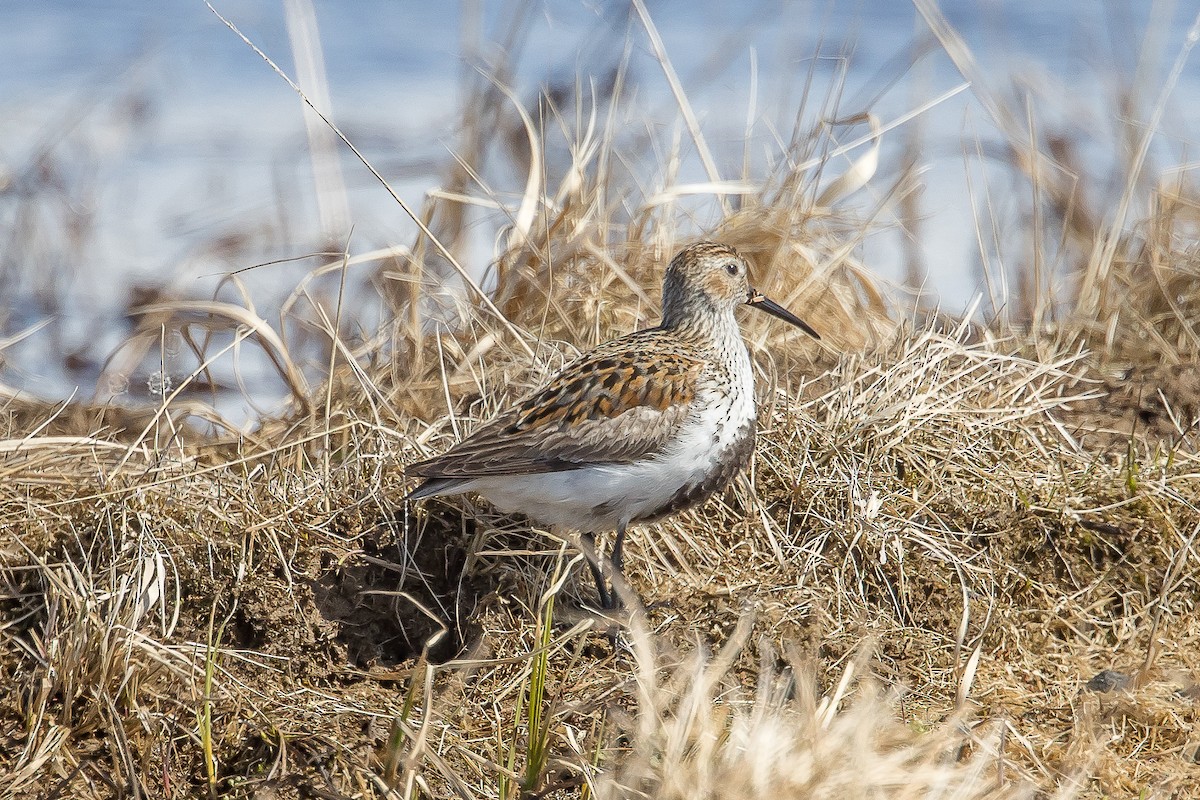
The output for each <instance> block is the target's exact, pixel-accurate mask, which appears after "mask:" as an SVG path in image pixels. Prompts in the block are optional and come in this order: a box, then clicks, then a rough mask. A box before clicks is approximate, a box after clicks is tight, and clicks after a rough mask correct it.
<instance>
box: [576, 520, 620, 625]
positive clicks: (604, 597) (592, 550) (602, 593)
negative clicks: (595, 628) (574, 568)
mask: <svg viewBox="0 0 1200 800" xmlns="http://www.w3.org/2000/svg"><path fill="white" fill-rule="evenodd" d="M579 540H580V542H581V543H582V544H583V557H584V558H586V559H587V562H588V569H590V570H591V571H592V579H593V580H595V581H596V594H597V595H599V597H600V607H601V608H603V609H605V610H608V609H611V608H614V607H615V606H614V605H613V599H614V598H613V595H612V594H611V593H610V592H609V591H608V583H607V582H606V581H605V580H604V573H603V572H602V571H601V570H600V556H599V555H597V553H596V535H595V534H592V533H583V534H580V535H579Z"/></svg>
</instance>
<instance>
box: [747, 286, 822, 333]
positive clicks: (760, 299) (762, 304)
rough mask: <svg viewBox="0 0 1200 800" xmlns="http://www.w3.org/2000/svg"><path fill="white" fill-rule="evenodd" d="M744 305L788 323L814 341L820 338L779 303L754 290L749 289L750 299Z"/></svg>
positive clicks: (809, 326)
mask: <svg viewBox="0 0 1200 800" xmlns="http://www.w3.org/2000/svg"><path fill="white" fill-rule="evenodd" d="M746 305H749V306H753V307H754V308H757V309H758V310H759V311H765V312H767V313H768V314H770V315H771V316H772V317H778V318H779V319H781V320H783V321H784V322H790V323H791V324H793V325H795V326H796V327H797V328H799V329H800V330H802V331H804V332H805V333H807V334H808V335H809V336H811V337H813V338H814V339H820V338H821V334H819V333H817V332H816V331H814V330H813V329H812V326H811V325H809V324H808V323H807V322H805V321H804V320H802V319H800V318H799V317H797V316H796V315H795V314H793V313H792V312H790V311H788V310H787V309H786V308H784V307H783V306H781V305H779V303H776V302H775V301H774V300H772V299H771V298H769V297H767V296H766V295H765V294H763V293H762V292H758V291H755V290H754V289H751V290H750V299H748V300H747V301H746Z"/></svg>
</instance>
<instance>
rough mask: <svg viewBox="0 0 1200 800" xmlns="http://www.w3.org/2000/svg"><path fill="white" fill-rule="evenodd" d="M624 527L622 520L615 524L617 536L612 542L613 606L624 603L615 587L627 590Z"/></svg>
mask: <svg viewBox="0 0 1200 800" xmlns="http://www.w3.org/2000/svg"><path fill="white" fill-rule="evenodd" d="M625 527H626V523H624V522H622V523H621V524H620V525H618V526H617V538H616V540H615V541H614V542H613V549H612V570H613V578H612V579H613V592H612V598H613V604H614V605H613V608H616V607H617V606H620V605H624V603H623V602H622V601H621V596H620V594H619V593H618V589H617V587H618V586H620V587H621V588H622V589H624V590H628V584H626V583H625Z"/></svg>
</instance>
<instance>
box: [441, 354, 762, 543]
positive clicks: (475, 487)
mask: <svg viewBox="0 0 1200 800" xmlns="http://www.w3.org/2000/svg"><path fill="white" fill-rule="evenodd" d="M747 362H748V359H747ZM746 367H747V372H748V371H749V370H748V368H749V363H747V364H746ZM695 405H696V408H695V410H694V411H693V413H692V414H691V415H690V416H689V417H688V419H687V420H686V421H685V422H684V423H683V425H682V426H681V428H680V430H679V433H678V436H677V437H676V439H675V441H674V442H672V443H671V444H670V445H668V446H667V448H666V449H665V450H664V451H663V452H662V453H660V454H659V455H658V456H656V457H654V458H650V459H646V460H643V461H639V462H635V463H632V464H606V465H598V466H589V467H581V468H579V469H572V470H566V471H563V472H548V473H539V474H533V475H504V476H493V477H486V478H477V479H475V480H474V481H471V482H470V483H468V484H464V485H461V486H458V487H456V488H455V491H473V492H478V493H479V494H481V495H483V496H484V497H486V498H487V499H488V501H489V502H491V503H492V504H493V505H495V506H496V507H497V508H499V509H500V510H502V511H506V512H514V511H515V512H519V513H522V514H526V515H528V516H530V517H532V518H533V519H535V520H538V521H539V522H541V523H543V524H547V525H559V526H563V527H566V528H571V529H574V530H578V531H584V532H593V533H599V532H602V531H608V530H613V529H615V528H617V527H618V526H619V525H624V524H627V523H628V522H629V521H631V520H637V519H646V518H649V517H652V516H654V515H655V513H656V512H657V511H659V510H661V509H662V508H663V506H664V505H665V504H667V503H668V502H670V501H671V499H672V498H673V497H675V496H676V493H677V492H679V491H680V489H682V488H684V487H686V486H694V485H696V484H699V483H702V482H703V481H704V479H705V477H706V476H708V475H709V474H710V473H711V472H712V471H713V470H714V469H716V468H717V466H718V464H719V462H720V460H721V457H722V456H725V457H726V458H728V457H729V456H730V454H731V453H732V452H733V450H734V449H736V448H733V445H734V444H735V443H736V442H737V441H738V437H739V434H740V435H742V436H745V435H746V426H747V425H752V424H753V421H754V414H755V410H754V395H753V390H752V389H750V390H749V391H733V392H728V391H726V392H722V393H719V394H712V393H710V394H709V395H708V396H705V397H699V396H698V397H697V398H696V404H695Z"/></svg>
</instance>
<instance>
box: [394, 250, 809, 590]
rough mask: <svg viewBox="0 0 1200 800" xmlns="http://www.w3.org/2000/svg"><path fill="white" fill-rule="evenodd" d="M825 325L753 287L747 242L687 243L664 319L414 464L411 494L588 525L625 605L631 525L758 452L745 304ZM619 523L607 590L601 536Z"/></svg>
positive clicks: (698, 491) (599, 580) (587, 542)
mask: <svg viewBox="0 0 1200 800" xmlns="http://www.w3.org/2000/svg"><path fill="white" fill-rule="evenodd" d="M743 303H745V304H748V305H750V306H752V307H753V308H757V309H760V310H762V311H766V312H767V313H768V314H772V315H774V316H776V317H778V318H780V319H782V320H784V321H786V322H789V323H791V324H792V325H795V326H796V327H798V328H800V329H801V330H803V331H805V332H806V333H808V334H809V335H811V336H814V337H816V338H820V337H819V336H818V335H817V332H816V331H814V330H813V329H812V328H811V327H809V326H808V325H807V324H806V323H805V322H804V321H803V320H801V319H800V318H798V317H796V316H795V315H794V314H792V313H791V312H790V311H788V310H787V309H785V308H783V307H782V306H780V305H779V304H778V303H776V302H774V301H773V300H771V299H769V298H767V297H766V296H765V295H763V294H762V293H760V292H758V291H756V290H755V289H753V288H752V287H751V286H750V282H749V279H748V276H747V265H746V261H745V259H744V258H742V257H741V256H740V255H738V253H737V251H736V250H734V249H733V248H732V247H729V246H727V245H723V244H719V243H716V242H699V243H697V244H693V245H691V246H689V247H686V248H684V249H683V250H681V251H680V252H679V254H678V255H676V256H675V258H674V259H672V260H671V263H670V265H669V266H668V267H667V271H666V275H665V277H664V279H663V300H662V323H661V324H660V325H659V326H658V327H656V328H648V329H646V330H641V331H637V332H636V333H631V334H629V335H628V336H623V337H621V338H619V339H613V340H612V341H609V342H605V343H604V344H602V345H600V346H599V347H597V348H596V349H594V350H592V351H591V352H589V353H587V354H585V355H583V356H581V357H579V358H578V359H576V360H575V361H573V362H572V363H570V364H568V365H567V366H566V367H565V368H563V370H562V371H561V372H559V373H558V374H556V375H555V376H554V377H553V378H551V379H550V381H549V382H548V383H547V384H546V385H545V386H543V387H542V388H541V389H538V390H537V391H535V392H534V393H533V394H530V395H528V396H527V397H525V398H524V399H523V400H521V401H519V402H518V403H516V405H514V406H512V407H511V408H508V409H506V410H505V411H503V412H502V413H500V414H499V415H498V416H496V418H495V419H493V420H492V421H491V422H489V423H487V424H486V425H484V426H483V427H482V428H480V429H479V430H477V431H475V432H474V433H473V434H472V435H471V436H469V437H467V438H466V439H465V440H463V441H462V442H460V443H458V444H457V445H455V446H454V447H452V448H450V449H449V450H448V451H447V452H445V453H443V454H442V455H440V456H438V457H437V458H431V459H429V460H427V461H421V462H418V463H416V464H412V465H411V466H409V467H408V470H407V474H408V475H415V476H419V477H422V478H425V479H426V480H425V481H424V482H423V483H422V484H421V485H420V486H418V487H417V488H416V489H414V490H413V491H412V492H410V493H409V495H408V497H407V498H405V499H408V500H418V499H420V498H423V497H433V496H436V495H443V494H458V493H461V492H477V493H478V494H480V495H483V497H484V498H486V499H487V500H488V501H489V502H491V503H492V504H493V505H495V506H496V507H497V508H499V509H500V510H501V511H506V512H513V511H516V512H520V513H523V514H525V515H527V516H529V517H531V518H532V519H534V520H537V521H539V522H541V523H544V524H548V525H552V526H561V527H565V528H570V529H573V530H576V531H578V532H579V533H580V534H581V536H582V544H583V547H582V549H583V551H584V555H585V556H586V557H587V559H588V564H589V566H590V568H591V571H592V575H593V577H594V578H595V580H596V589H597V592H598V593H599V597H600V605H601V606H602V607H603V608H605V609H611V608H614V607H615V606H616V605H617V603H618V602H619V600H620V598H619V596H618V592H617V587H618V586H619V585H622V583H621V582H622V581H623V572H622V566H623V565H622V547H623V545H624V541H625V531H626V528H628V526H629V525H630V524H631V523H640V522H652V521H654V520H657V519H660V518H662V517H664V516H667V515H668V514H673V513H675V512H677V511H681V510H683V509H685V508H688V507H690V506H694V505H696V504H697V503H700V502H701V501H703V500H704V499H706V498H707V497H709V496H710V495H712V494H713V493H714V492H717V491H720V490H721V489H724V488H725V487H726V486H727V485H728V484H729V482H730V481H732V480H733V478H734V476H736V475H737V474H738V472H740V471H741V469H742V468H743V467H744V466H745V465H746V463H747V462H748V461H749V460H750V456H751V454H752V453H753V451H754V427H755V416H756V414H755V407H754V375H753V372H752V369H751V365H750V354H749V352H748V351H747V349H746V344H745V342H744V341H743V340H742V335H741V331H740V330H739V329H738V324H737V320H736V319H735V317H734V309H736V308H737V307H738V306H739V305H742V304H743ZM611 530H615V531H616V539H615V541H614V543H613V548H612V554H611V556H610V561H611V568H612V573H613V579H612V580H613V588H612V590H611V591H610V589H609V588H608V587H607V586H606V582H605V579H604V574H603V570H602V567H601V564H600V559H599V557H598V556H597V555H596V549H595V534H596V533H600V532H604V531H611Z"/></svg>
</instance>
